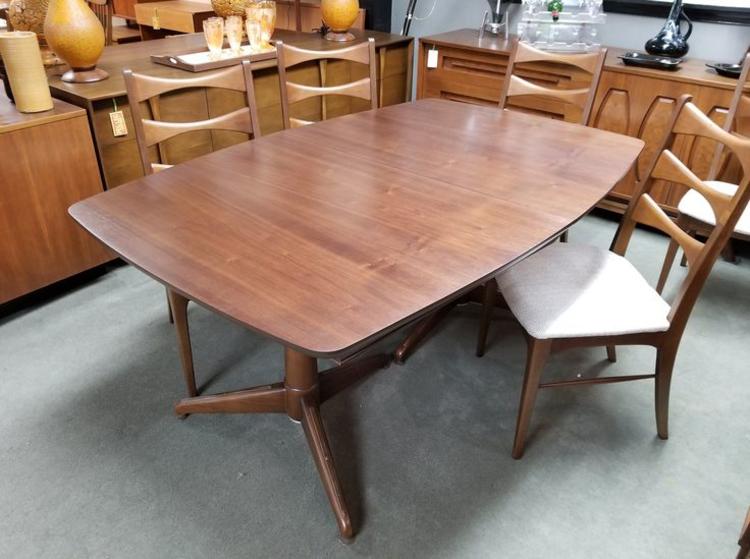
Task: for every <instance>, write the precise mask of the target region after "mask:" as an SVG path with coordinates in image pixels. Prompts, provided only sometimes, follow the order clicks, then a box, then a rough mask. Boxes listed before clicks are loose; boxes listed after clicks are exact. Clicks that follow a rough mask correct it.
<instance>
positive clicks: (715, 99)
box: [591, 70, 732, 212]
mask: <svg viewBox="0 0 750 559" xmlns="http://www.w3.org/2000/svg"><path fill="white" fill-rule="evenodd" d="M685 94H689V95H692V96H693V102H694V103H695V104H696V105H697V106H698V107H699V108H700V109H701V110H702V111H704V112H705V113H706V114H708V115H709V116H710V117H711V119H712V120H714V122H717V123H718V124H720V125H723V124H724V119H725V117H726V113H727V107H728V105H729V102H730V101H731V96H732V92H731V91H729V90H722V89H717V88H712V87H704V86H697V85H694V84H690V83H685V82H678V81H672V80H668V79H658V78H650V77H645V76H637V75H634V74H625V73H620V72H612V71H607V70H605V71H604V72H603V73H602V79H601V83H600V85H599V91H598V93H597V99H596V102H595V103H594V111H593V116H592V120H591V124H592V126H595V127H597V128H601V129H603V130H609V131H612V132H617V133H619V134H627V135H629V136H634V137H636V138H641V139H642V140H643V141H644V142H645V143H646V147H645V148H644V151H643V153H642V154H641V156H640V158H639V160H638V164H637V165H636V168H635V169H633V171H632V172H631V173H629V174H628V176H627V177H625V179H623V180H622V181H621V182H620V183H619V184H618V185H617V186H616V187H615V188H614V190H613V191H612V195H613V196H614V197H615V198H618V199H621V200H623V201H627V200H628V199H629V198H630V196H631V195H632V194H633V191H634V189H635V183H636V181H637V180H640V179H641V178H644V175H645V173H646V172H647V171H648V165H649V164H650V163H651V161H652V160H653V158H654V156H655V155H656V152H657V151H658V149H659V147H660V145H661V142H662V141H663V139H664V135H665V134H666V133H667V131H668V130H667V128H668V125H669V119H670V117H671V115H672V111H673V110H674V108H675V106H676V103H677V101H678V99H679V98H680V97H681V96H682V95H685ZM715 148H716V144H715V143H713V142H708V141H705V140H701V139H698V140H696V139H694V138H689V137H679V138H677V139H676V140H675V144H674V146H673V151H674V153H675V155H677V156H678V157H679V158H680V159H681V160H682V161H683V162H685V163H686V164H688V165H689V166H690V168H691V169H692V170H693V171H694V172H695V173H696V174H697V175H698V176H699V177H701V178H705V177H706V176H707V174H708V171H709V168H710V166H711V161H712V158H713V155H714V153H715ZM731 174H732V172H731V168H727V170H726V172H725V175H726V176H727V177H730V176H731ZM685 190H686V189H685V187H684V186H682V185H679V184H674V183H666V182H663V181H659V182H658V184H657V185H656V187H655V189H654V191H653V193H652V195H653V196H654V199H655V200H656V201H657V202H659V203H660V204H662V205H663V206H664V207H665V209H667V210H668V211H671V212H674V211H676V206H677V204H678V203H679V201H680V198H681V197H682V195H683V194H684V193H685Z"/></svg>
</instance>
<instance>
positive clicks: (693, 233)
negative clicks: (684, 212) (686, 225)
mask: <svg viewBox="0 0 750 559" xmlns="http://www.w3.org/2000/svg"><path fill="white" fill-rule="evenodd" d="M687 234H688V235H690V236H691V237H693V238H695V236H696V235H697V234H698V233H697V231H695V230H693V229H689V230H688V231H687ZM687 265H688V261H687V254H685V252H684V251H683V253H682V260H680V266H682V267H683V268H685V267H686V266H687Z"/></svg>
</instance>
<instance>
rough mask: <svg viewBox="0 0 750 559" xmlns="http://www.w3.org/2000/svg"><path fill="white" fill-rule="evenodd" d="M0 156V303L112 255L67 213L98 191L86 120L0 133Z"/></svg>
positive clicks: (96, 173)
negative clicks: (1, 162) (0, 157)
mask: <svg viewBox="0 0 750 559" xmlns="http://www.w3.org/2000/svg"><path fill="white" fill-rule="evenodd" d="M0 152H2V154H3V157H4V159H5V160H6V161H7V162H9V163H8V164H5V165H3V166H1V167H0V239H2V242H0V303H4V302H6V301H9V300H11V299H14V298H16V297H20V296H21V295H25V294H26V293H29V292H31V291H34V290H35V289H39V288H40V287H44V286H45V285H49V284H50V283H53V282H55V281H58V280H61V279H63V278H66V277H69V276H72V275H74V274H77V273H79V272H83V271H84V270H88V269H89V268H93V267H94V266H97V265H99V264H102V263H104V262H107V261H109V260H112V259H113V258H114V257H115V256H114V255H113V254H112V253H110V252H109V250H108V249H106V248H105V247H104V245H102V244H101V243H100V242H99V241H97V240H96V239H94V238H93V237H92V236H91V235H89V234H88V233H87V232H86V231H84V230H83V228H81V227H79V226H78V224H77V223H75V221H73V218H72V217H70V216H69V215H68V207H70V206H71V205H72V204H74V203H75V202H78V201H79V200H83V199H84V198H88V197H89V196H93V195H94V194H97V193H99V192H101V191H102V185H101V179H100V178H99V168H98V166H97V163H96V156H95V154H94V146H93V143H92V141H91V133H90V132H89V125H88V122H87V120H86V117H85V115H83V114H81V116H78V117H73V118H69V119H66V120H60V121H56V122H51V123H47V124H40V125H37V126H30V127H28V128H23V129H20V130H14V131H11V132H7V133H3V134H0ZM10 162H12V164H11V163H10Z"/></svg>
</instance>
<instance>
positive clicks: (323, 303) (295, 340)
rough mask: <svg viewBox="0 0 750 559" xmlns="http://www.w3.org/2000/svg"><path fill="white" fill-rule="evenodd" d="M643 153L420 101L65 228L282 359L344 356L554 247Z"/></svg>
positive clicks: (181, 177)
mask: <svg viewBox="0 0 750 559" xmlns="http://www.w3.org/2000/svg"><path fill="white" fill-rule="evenodd" d="M447 131H450V132H451V133H450V134H448V133H446V132H447ZM642 145H643V143H642V142H641V141H640V140H637V139H632V138H627V137H624V136H620V135H615V134H611V133H607V132H603V131H600V130H593V129H590V128H585V127H581V126H572V125H569V124H565V123H561V122H555V121H552V120H547V119H541V118H535V117H532V116H528V115H521V114H515V113H503V112H501V111H498V110H493V109H486V108H477V107H470V106H464V105H460V104H452V103H447V102H440V101H434V100H432V101H422V102H417V103H415V104H404V105H398V106H394V107H390V108H386V109H383V110H379V111H375V112H366V113H360V114H357V115H352V116H348V117H343V118H337V119H333V120H331V121H327V122H325V123H321V124H317V125H315V126H312V127H307V128H304V129H299V130H294V131H287V132H281V133H277V134H274V135H270V136H268V137H263V138H260V139H258V140H255V141H253V142H250V143H243V144H240V145H238V146H235V147H232V148H228V149H225V150H221V151H219V152H217V153H214V154H211V155H209V156H206V157H201V158H199V159H197V160H194V161H190V162H187V163H183V164H181V165H179V166H177V167H175V168H173V169H170V170H168V171H166V172H162V173H159V174H157V175H154V176H150V177H147V178H145V179H143V180H138V181H135V182H133V183H130V184H127V185H124V186H122V187H119V188H117V189H115V190H114V191H110V192H107V193H105V194H103V195H99V196H96V197H94V198H92V199H90V200H87V201H85V202H82V203H80V204H77V205H75V206H73V208H72V209H71V213H72V215H73V216H74V217H75V218H76V219H77V220H78V221H79V222H80V223H81V224H83V225H84V227H86V228H87V229H89V230H90V231H91V232H92V233H93V234H94V235H96V236H97V237H99V238H100V239H101V240H102V241H103V242H104V243H105V244H106V245H108V246H110V247H111V248H112V249H114V250H115V251H116V252H117V253H119V254H120V255H122V257H123V258H125V259H126V260H128V261H129V262H132V263H133V264H135V265H136V266H138V267H140V268H142V269H143V270H145V271H146V272H147V273H149V274H151V275H152V276H154V277H155V278H157V279H158V280H160V281H162V282H164V283H166V284H168V285H171V286H173V287H174V288H176V289H177V290H178V291H180V292H182V293H183V294H185V295H186V296H188V297H189V298H190V299H192V300H196V301H200V302H202V303H204V304H205V305H207V306H209V307H211V308H213V309H215V310H216V311H218V312H220V313H222V314H225V315H227V316H230V317H232V318H234V319H236V320H238V321H240V322H241V323H243V324H245V325H246V326H248V327H249V328H252V329H253V330H256V331H258V332H260V333H262V334H265V335H267V336H270V337H272V338H274V339H276V340H279V341H280V342H282V343H283V344H284V345H285V346H287V347H293V348H295V349H298V350H300V351H302V352H304V353H306V354H309V355H314V356H318V357H341V356H343V355H346V354H347V353H349V352H352V351H354V350H356V349H358V348H360V347H362V346H363V345H366V344H367V343H368V342H370V341H372V340H373V339H375V338H377V337H379V336H382V335H383V334H384V333H387V332H388V331H391V330H393V329H395V328H397V327H398V326H400V325H402V324H404V323H405V322H407V321H409V320H411V319H413V318H415V317H416V316H417V315H418V314H419V313H423V312H425V311H427V310H429V309H430V308H432V307H434V306H436V305H439V304H440V303H441V302H443V301H445V300H446V299H449V298H451V297H455V296H456V295H457V294H459V293H461V292H462V291H465V290H467V289H469V288H472V287H474V286H476V285H479V284H480V283H482V282H483V281H484V280H486V279H487V278H488V277H490V276H491V275H492V274H494V273H496V272H497V271H498V270H500V269H502V268H504V267H505V266H507V265H509V264H511V263H513V262H515V261H517V260H518V259H519V258H522V257H523V256H524V255H526V254H528V253H529V252H531V251H533V250H535V249H536V248H538V247H539V246H540V245H541V244H543V243H544V242H546V241H547V240H549V239H551V238H553V237H554V236H555V235H557V234H558V233H560V232H561V231H562V230H564V229H565V228H567V227H568V226H569V225H570V224H571V223H572V222H574V221H576V220H577V219H578V218H580V217H581V216H582V215H583V214H585V213H586V212H587V211H588V210H589V209H590V208H592V207H593V206H594V205H595V204H596V203H597V202H599V200H600V199H601V198H603V197H604V196H605V195H606V194H607V193H608V192H609V190H610V189H611V188H612V186H613V185H614V184H615V183H616V182H617V181H618V180H619V179H620V178H622V177H623V176H624V175H625V173H626V171H627V170H628V168H629V167H630V165H631V164H632V163H633V161H634V160H635V158H636V156H637V155H638V153H639V152H640V150H641V147H642ZM542 198H543V199H544V200H545V205H544V207H541V206H540V205H539V204H538V203H537V202H538V201H539V200H540V199H542Z"/></svg>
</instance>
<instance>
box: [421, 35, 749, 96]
mask: <svg viewBox="0 0 750 559" xmlns="http://www.w3.org/2000/svg"><path fill="white" fill-rule="evenodd" d="M515 40H516V38H515V36H511V37H509V38H505V37H498V36H495V35H491V34H488V33H485V35H484V37H483V38H482V39H480V38H479V31H478V30H476V29H457V30H455V31H448V32H447V33H440V34H438V35H430V36H429V37H422V38H421V39H420V41H422V42H424V43H429V44H435V45H443V46H457V47H460V48H467V49H471V50H475V51H480V52H489V53H502V54H507V53H510V51H511V50H512V49H513V43H514V42H515ZM632 50H637V49H621V48H615V47H608V52H607V60H606V62H605V64H604V67H605V68H606V69H607V70H609V71H612V72H621V73H626V74H636V75H640V76H646V77H654V78H660V79H663V80H672V81H683V82H691V83H697V84H700V85H708V86H713V87H720V88H723V89H734V88H735V87H736V86H737V80H734V79H732V78H725V77H723V76H719V75H717V74H716V73H715V72H714V71H713V70H711V69H709V68H707V67H706V62H707V61H706V60H701V59H698V58H690V57H687V58H685V61H684V62H683V63H682V64H681V65H680V68H679V69H678V70H676V71H674V72H671V71H669V72H668V71H664V70H654V69H650V68H638V67H634V66H625V64H623V62H622V60H620V59H619V58H618V57H619V56H620V55H622V54H624V53H625V52H630V51H632Z"/></svg>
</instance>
